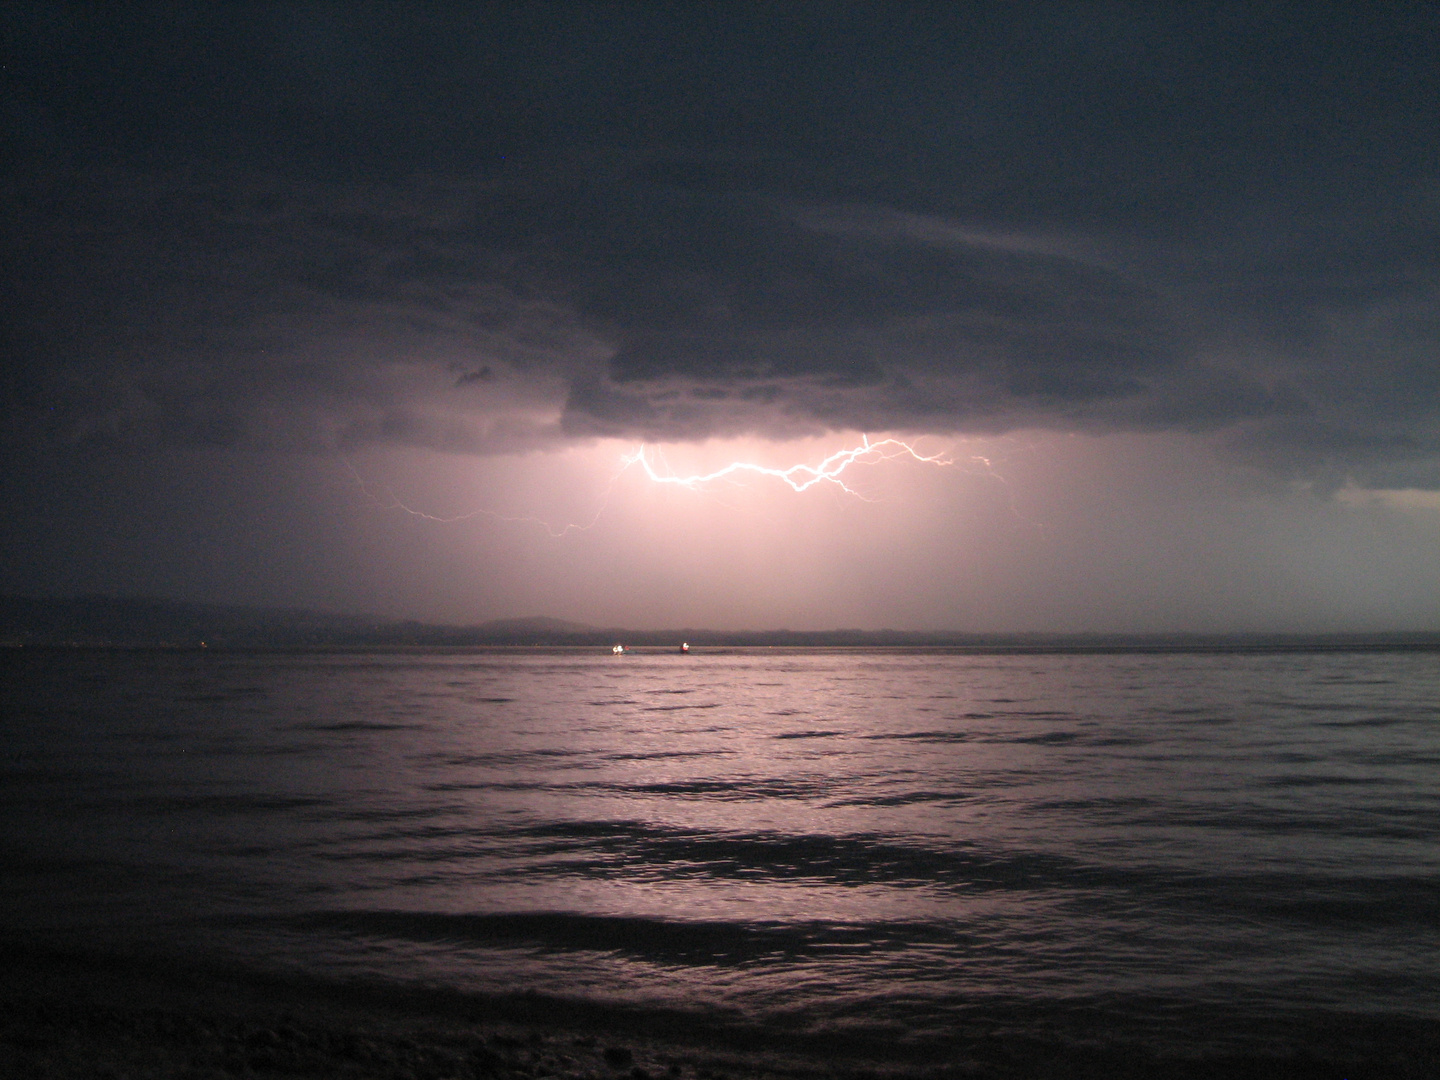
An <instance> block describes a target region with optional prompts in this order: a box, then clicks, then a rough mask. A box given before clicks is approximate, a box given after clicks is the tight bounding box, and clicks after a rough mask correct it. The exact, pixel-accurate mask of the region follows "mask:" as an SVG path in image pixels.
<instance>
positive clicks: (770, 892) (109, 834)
mask: <svg viewBox="0 0 1440 1080" xmlns="http://www.w3.org/2000/svg"><path fill="white" fill-rule="evenodd" d="M0 751H3V758H0V822H3V824H0V869H3V874H0V921H3V925H4V933H6V934H8V935H10V936H11V937H12V938H16V939H21V940H25V941H31V942H41V943H51V944H71V945H80V946H85V947H90V948H104V949H121V950H130V951H135V950H144V951H159V952H161V953H164V954H174V955H176V956H185V957H192V958H193V957H201V958H204V959H207V960H209V961H212V962H214V963H218V964H222V965H223V964H227V963H236V964H244V965H246V966H249V967H258V968H262V969H267V970H271V971H280V972H303V973H306V974H318V975H321V976H324V977H337V978H342V979H351V980H362V981H364V980H375V981H381V982H386V983H392V982H397V981H398V982H422V983H428V984H435V985H439V986H443V987H448V988H453V989H457V990H462V991H466V992H475V993H481V994H486V995H500V996H504V995H508V994H521V993H523V994H528V995H531V996H532V997H534V998H538V999H541V1000H544V999H555V1000H557V1001H571V1002H573V1001H577V1000H578V1001H583V1002H589V1003H599V1004H603V1005H605V1006H608V1007H616V1008H620V1009H631V1010H640V1011H645V1010H651V1011H653V1010H667V1011H674V1012H675V1013H676V1014H678V1015H681V1016H684V1015H694V1016H697V1017H703V1018H705V1022H707V1023H729V1024H737V1025H741V1026H745V1025H757V1026H758V1027H759V1028H762V1029H765V1030H771V1031H774V1030H786V1031H792V1032H796V1033H800V1032H811V1033H816V1032H821V1033H827V1034H831V1035H833V1036H834V1037H836V1038H840V1037H846V1036H848V1037H852V1038H857V1039H867V1038H873V1039H898V1040H901V1041H902V1042H904V1043H908V1044H911V1045H914V1046H921V1047H923V1046H924V1045H925V1044H927V1043H928V1042H935V1041H943V1040H944V1039H946V1038H948V1037H950V1036H951V1035H953V1033H954V1032H956V1031H958V1030H960V1029H962V1028H964V1026H965V1025H966V1024H967V1023H972V1022H973V1023H982V1024H984V1025H989V1029H991V1030H993V1029H994V1026H995V1025H996V1024H1003V1022H1004V1018H1005V1017H1011V1018H1014V1019H1015V1022H1016V1023H1021V1022H1022V1021H1021V1019H1020V1018H1022V1017H1029V1018H1032V1020H1033V1018H1034V1017H1037V1016H1053V1017H1063V1016H1067V1015H1074V1016H1079V1015H1088V1016H1103V1017H1106V1018H1108V1022H1113V1023H1114V1024H1117V1025H1122V1026H1123V1025H1124V1024H1130V1025H1132V1026H1133V1027H1134V1028H1135V1029H1136V1030H1147V1029H1148V1030H1154V1031H1161V1030H1164V1031H1167V1032H1170V1033H1172V1034H1174V1035H1175V1037H1177V1038H1181V1037H1188V1038H1202V1039H1211V1040H1215V1039H1223V1038H1227V1037H1229V1038H1240V1037H1243V1034H1238V1033H1242V1032H1243V1031H1244V1030H1248V1029H1247V1028H1246V1027H1245V1024H1242V1023H1234V1022H1232V1021H1235V1020H1238V1019H1241V1018H1243V1019H1244V1020H1245V1021H1246V1023H1249V1024H1251V1025H1253V1024H1255V1023H1259V1022H1262V1021H1264V1020H1265V1018H1283V1017H1286V1016H1292V1015H1306V1014H1311V1015H1313V1014H1324V1013H1329V1012H1335V1013H1352V1014H1353V1013H1362V1014H1363V1013H1370V1014H1386V1015H1399V1016H1405V1017H1409V1018H1412V1019H1414V1018H1425V1017H1430V1018H1440V654H1437V653H1435V652H1369V653H1366V652H1353V653H1347V652H1314V653H1303V652H1297V653H1268V654H1267V653H1254V652H1250V653H1247V652H1232V653H1210V654H1203V653H1197V654H1143V653H1129V654H1125V653H1121V654H1107V655H1093V654H1044V655H962V654H951V653H933V652H932V653H926V652H903V651H902V652H878V651H831V650H779V649H764V650H717V651H713V652H701V653H696V654H691V655H689V656H681V655H679V654H672V653H662V652H652V653H643V652H642V653H632V654H630V655H626V656H612V655H609V654H608V653H605V652H599V651H595V652H592V651H587V650H551V651H542V650H527V651H518V650H517V651H490V652H485V651H474V652H472V651H456V652H401V653H348V654H344V653H342V654H336V653H327V654H319V653H316V654H303V653H264V652H257V653H203V652H119V651H116V652H107V651H79V650H76V651H43V650H6V651H5V654H4V655H3V656H0ZM1198 1016H1205V1017H1209V1020H1208V1021H1206V1022H1205V1024H1201V1025H1199V1026H1198V1027H1197V1026H1196V1024H1194V1023H1189V1022H1188V1021H1187V1020H1186V1019H1185V1018H1187V1017H1192V1018H1193V1017H1198ZM1057 1022H1060V1021H1057Z"/></svg>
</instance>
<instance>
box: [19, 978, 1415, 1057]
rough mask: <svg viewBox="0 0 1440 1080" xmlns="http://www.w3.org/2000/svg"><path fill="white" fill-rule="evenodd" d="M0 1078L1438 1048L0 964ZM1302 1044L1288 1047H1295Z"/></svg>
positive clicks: (1358, 1029) (1354, 1036)
mask: <svg viewBox="0 0 1440 1080" xmlns="http://www.w3.org/2000/svg"><path fill="white" fill-rule="evenodd" d="M4 961H5V962H4V965H3V975H0V1076H4V1077H7V1078H8V1077H34V1078H37V1080H39V1078H54V1080H68V1078H77V1080H78V1078H81V1077H85V1078H92V1077H113V1078H137V1080H139V1078H147V1080H148V1078H157V1080H158V1078H171V1077H174V1078H194V1080H199V1078H216V1080H219V1078H229V1077H237V1078H238V1077H276V1078H283V1077H346V1078H348V1077H354V1078H362V1077H363V1078H377V1080H378V1078H386V1080H392V1078H393V1080H446V1078H455V1080H470V1078H495V1080H509V1078H515V1080H520V1078H524V1080H539V1078H547V1077H555V1078H562V1077H563V1078H574V1080H751V1078H755V1080H759V1078H765V1077H775V1078H779V1077H791V1078H797V1080H798V1078H811V1077H813V1078H820V1077H834V1078H847V1080H860V1078H865V1080H880V1078H884V1077H895V1078H900V1077H933V1078H936V1080H939V1078H949V1077H954V1078H960V1077H967V1078H968V1077H974V1078H977V1080H980V1078H987V1077H994V1078H997V1080H1011V1078H1021V1077H1025V1078H1035V1080H1044V1078H1082V1077H1084V1078H1092V1077H1093V1078H1099V1077H1121V1078H1125V1077H1136V1078H1138V1077H1175V1078H1181V1080H1185V1078H1191V1077H1194V1078H1200V1077H1217V1078H1218V1077H1226V1078H1234V1077H1255V1078H1260V1077H1265V1078H1277V1080H1286V1078H1291V1077H1294V1078H1297V1080H1298V1078H1301V1077H1303V1078H1307V1080H1309V1078H1325V1077H1335V1078H1337V1080H1360V1078H1365V1077H1376V1078H1379V1077H1384V1078H1390V1080H1410V1078H1416V1080H1418V1078H1421V1077H1433V1076H1435V1075H1437V1074H1440V1033H1437V1032H1435V1031H1434V1030H1433V1028H1428V1029H1427V1026H1426V1025H1420V1024H1413V1023H1402V1022H1396V1021H1378V1020H1377V1021H1370V1022H1365V1021H1362V1020H1358V1019H1353V1018H1352V1019H1351V1020H1350V1021H1348V1022H1346V1023H1344V1024H1342V1025H1340V1026H1338V1027H1337V1026H1336V1025H1334V1024H1332V1025H1328V1026H1327V1027H1324V1028H1320V1027H1317V1028H1316V1029H1315V1030H1314V1031H1313V1032H1312V1033H1311V1037H1312V1039H1313V1043H1312V1045H1310V1046H1307V1047H1303V1048H1295V1047H1294V1046H1293V1045H1292V1047H1291V1049H1289V1050H1288V1051H1285V1052H1282V1053H1277V1054H1274V1055H1260V1056H1243V1057H1237V1056H1220V1057H1210V1058H1194V1057H1188V1058H1180V1057H1176V1058H1159V1057H1153V1056H1149V1055H1147V1054H1144V1053H1142V1052H1137V1051H1134V1050H1132V1049H1127V1048H1126V1047H1125V1046H1123V1045H1107V1044H1106V1040H1105V1038H1104V1036H1103V1034H1101V1033H1098V1032H1097V1033H1094V1037H1093V1038H1092V1039H1091V1040H1089V1041H1088V1042H1084V1043H1077V1042H1066V1043H1063V1044H1062V1043H1059V1042H1055V1041H1053V1040H1047V1039H1044V1038H1034V1037H1027V1036H1026V1035H1025V1034H1024V1033H1023V1032H1013V1031H1012V1032H1008V1033H994V1034H991V1035H989V1036H987V1037H977V1038H976V1039H975V1040H974V1041H973V1043H972V1044H971V1045H969V1046H968V1047H965V1048H963V1049H960V1050H958V1051H957V1052H955V1053H953V1054H951V1055H949V1056H947V1057H946V1058H945V1059H944V1060H935V1059H930V1060H913V1059H907V1058H905V1057H904V1056H903V1055H902V1054H898V1053H897V1054H896V1055H894V1056H887V1055H886V1054H884V1053H883V1052H882V1053H879V1054H876V1053H874V1052H873V1051H872V1052H870V1053H869V1054H855V1053H852V1052H849V1051H848V1049H847V1048H843V1047H830V1048H827V1047H825V1046H817V1045H795V1046H788V1047H787V1046H786V1045H784V1044H783V1042H780V1043H776V1042H775V1041H774V1040H773V1039H772V1040H768V1043H769V1044H768V1045H763V1046H762V1045H750V1046H747V1045H745V1039H744V1037H743V1036H738V1035H737V1034H736V1033H734V1032H727V1031H723V1030H716V1031H714V1032H709V1033H707V1032H706V1031H704V1030H703V1028H701V1029H697V1028H696V1027H695V1026H694V1025H693V1024H691V1025H688V1026H686V1027H684V1029H683V1030H681V1029H677V1028H675V1027H673V1026H671V1025H667V1023H666V1022H665V1021H663V1020H651V1021H649V1022H643V1021H637V1020H635V1019H634V1018H633V1017H632V1018H629V1019H628V1020H624V1019H620V1020H617V1019H616V1018H614V1017H603V1016H597V1015H593V1014H592V1015H589V1016H586V1015H584V1014H583V1013H580V1012H576V1013H574V1014H566V1013H565V1012H564V1010H563V1008H562V1009H561V1010H560V1011H559V1012H557V1011H556V1007H555V1006H553V1005H549V1004H545V1003H541V1002H538V1001H537V1002H532V1003H530V1004H528V1005H527V1004H525V1003H523V1002H521V1003H517V1002H514V1001H511V1002H494V1001H487V1000H485V999H479V998H475V997H469V996H465V995H457V994H453V993H449V992H434V991H425V990H406V989H403V988H395V989H392V990H388V991H387V990H382V989H377V988H375V987H366V988H353V987H346V986H343V985H339V984H323V983H300V982H295V983H286V982H283V981H279V980H276V979H274V978H272V977H261V976H247V975H243V974H237V973H234V972H226V973H219V972H214V971H206V970H203V969H190V968H182V967H175V966H173V965H165V964H161V963H158V962H154V961H147V960H143V959H134V958H129V959H116V958H100V957H95V956H88V957H82V956H67V955H61V954H56V953H53V952H38V951H29V950H25V949H8V950H5V954H4ZM1300 1034H1301V1033H1300V1032H1290V1033H1289V1035H1290V1037H1291V1038H1292V1039H1293V1038H1294V1037H1297V1036H1299V1035H1300Z"/></svg>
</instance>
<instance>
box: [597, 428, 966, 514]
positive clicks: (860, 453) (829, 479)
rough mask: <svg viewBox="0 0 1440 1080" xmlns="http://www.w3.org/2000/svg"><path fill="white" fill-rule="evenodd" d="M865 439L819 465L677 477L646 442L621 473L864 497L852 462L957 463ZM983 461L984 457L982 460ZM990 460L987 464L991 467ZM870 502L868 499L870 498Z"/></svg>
mask: <svg viewBox="0 0 1440 1080" xmlns="http://www.w3.org/2000/svg"><path fill="white" fill-rule="evenodd" d="M861 438H862V440H863V441H862V442H861V444H860V445H859V446H856V447H852V448H850V449H849V450H837V451H836V452H835V453H833V454H831V455H830V456H829V457H827V458H826V459H825V460H824V461H822V462H820V464H819V465H806V464H800V465H791V466H790V467H789V468H788V469H774V468H770V467H769V466H766V465H756V464H754V463H753V462H749V461H733V462H731V463H730V464H729V465H726V466H725V467H724V468H723V469H717V470H716V471H714V472H712V473H705V474H704V475H696V476H676V475H674V474H672V473H661V472H657V471H656V470H655V466H654V465H653V464H652V463H651V461H650V458H649V455H648V453H647V447H645V446H644V445H643V444H642V445H641V447H640V449H639V450H637V451H635V453H633V454H626V455H625V456H624V457H622V458H621V459H620V460H621V463H622V464H621V472H624V470H626V469H628V468H630V467H631V466H632V465H639V466H640V467H641V468H642V469H644V470H645V475H646V476H648V477H649V478H650V479H651V480H652V481H654V482H655V483H657V484H675V485H677V486H679V487H685V488H690V489H691V490H696V489H699V488H702V487H704V486H705V485H706V484H712V483H715V482H716V481H719V480H733V479H734V478H736V477H738V476H740V475H742V474H745V473H750V474H753V475H755V476H768V477H772V478H774V479H776V480H779V481H781V482H782V483H785V484H789V485H790V487H791V489H792V490H794V491H797V492H801V491H808V490H809V489H810V488H812V487H814V486H815V485H816V484H834V485H836V486H837V487H839V488H840V489H841V490H842V491H844V492H845V493H846V494H847V495H854V496H855V497H856V498H860V499H863V498H865V496H863V495H861V494H860V493H859V492H858V491H855V490H854V489H853V488H851V487H849V486H847V485H846V483H845V481H844V480H842V479H841V475H842V474H843V473H844V472H845V470H846V469H848V468H849V467H850V466H851V465H855V464H861V465H876V464H879V463H880V462H882V461H890V460H893V459H896V458H905V457H908V458H912V459H914V460H915V461H919V462H923V463H924V464H927V465H954V464H955V462H954V461H952V460H951V459H950V458H948V457H946V456H945V455H944V454H922V453H920V451H919V450H916V449H915V447H913V446H911V445H910V444H909V443H907V442H902V441H901V440H900V439H881V440H880V441H879V442H873V443H872V442H871V441H870V436H868V435H863V436H861ZM980 460H984V459H980ZM989 464H990V463H989V462H988V461H986V462H985V465H986V466H987V467H988V466H989ZM867 501H869V500H867Z"/></svg>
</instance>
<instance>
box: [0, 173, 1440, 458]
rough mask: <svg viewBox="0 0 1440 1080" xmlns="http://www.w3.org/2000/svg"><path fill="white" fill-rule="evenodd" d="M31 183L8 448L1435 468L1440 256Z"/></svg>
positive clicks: (862, 212)
mask: <svg viewBox="0 0 1440 1080" xmlns="http://www.w3.org/2000/svg"><path fill="white" fill-rule="evenodd" d="M12 195H13V196H14V197H13V198H12V199H11V200H10V209H9V211H8V219H9V220H8V222H7V228H8V232H9V235H10V238H11V239H10V241H9V242H10V245H11V247H12V250H11V252H10V254H11V266H12V280H11V285H12V288H11V289H10V298H9V300H8V301H7V302H6V307H7V316H8V318H9V321H10V322H11V324H12V327H13V331H12V332H13V333H14V334H15V337H16V344H17V346H18V349H17V352H18V355H20V356H21V357H22V363H21V364H20V365H19V366H17V367H16V368H14V369H12V372H11V374H10V375H8V376H7V377H6V378H7V382H8V385H7V387H6V389H7V396H8V398H9V400H10V408H9V409H8V410H7V412H8V416H7V418H6V431H5V435H6V438H7V440H8V442H9V444H10V445H11V446H12V448H13V447H16V446H30V447H35V446H40V445H47V446H66V445H71V446H80V445H92V444H96V443H105V444H109V445H115V446H146V445H154V444H157V443H174V444H210V445H244V444H254V445H265V446H283V447H287V448H308V449H327V448H329V449H346V448H351V447H354V446H357V445H362V444H366V443H376V442H380V443H385V442H392V443H399V444H407V445H423V446H431V447H437V448H444V449H449V450H459V451H467V452H477V453H495V452H510V451H515V450H520V449H530V448H537V447H546V446H555V445H559V444H563V443H566V442H570V441H575V440H584V439H590V438H595V437H625V438H634V439H642V440H665V441H685V440H696V439H704V438H708V437H712V436H721V435H739V434H758V435H762V436H770V437H787V436H795V435H802V434H804V435H811V434H816V433H818V432H823V431H825V430H839V429H847V430H899V431H929V432H936V433H941V432H954V433H966V434H995V433H1001V432H1005V431H1009V430H1015V429H1018V428H1049V429H1055V430H1084V431H1090V432H1105V431H1123V430H1151V431H1153V430H1172V429H1173V430H1178V431H1185V432H1190V433H1194V432H1213V433H1217V436H1219V437H1222V438H1225V439H1229V440H1230V441H1232V442H1233V443H1235V444H1236V445H1237V446H1243V447H1245V448H1248V450H1249V451H1250V452H1251V453H1252V454H1253V455H1254V456H1255V457H1256V458H1257V459H1260V458H1263V459H1265V460H1270V461H1273V462H1277V463H1280V464H1282V465H1283V466H1284V467H1286V468H1300V469H1304V468H1331V469H1334V468H1336V467H1337V466H1336V462H1338V461H1341V460H1342V459H1343V461H1344V462H1345V463H1346V468H1349V469H1351V470H1352V471H1353V470H1354V469H1356V468H1359V469H1362V470H1370V471H1371V472H1373V473H1375V475H1377V476H1378V475H1380V474H1381V473H1385V474H1386V475H1388V476H1389V477H1390V480H1391V481H1392V482H1400V481H1403V482H1405V483H1408V484H1419V485H1422V486H1423V485H1428V484H1433V483H1435V481H1436V479H1437V477H1436V476H1435V475H1434V474H1433V471H1432V467H1433V464H1434V460H1435V456H1436V454H1437V449H1440V444H1437V437H1436V431H1437V426H1436V419H1437V407H1436V403H1437V400H1440V377H1437V375H1436V371H1437V367H1440V365H1437V363H1436V357H1437V356H1440V321H1437V319H1436V317H1435V311H1436V310H1437V305H1436V293H1435V288H1434V285H1433V283H1427V282H1426V281H1425V280H1424V279H1423V278H1421V279H1417V278H1416V276H1415V275H1414V274H1413V273H1406V274H1402V275H1396V274H1390V275H1387V274H1385V273H1383V272H1381V270H1379V269H1376V270H1374V271H1373V272H1371V273H1369V274H1361V275H1359V277H1360V279H1361V280H1359V281H1358V282H1357V281H1351V283H1350V284H1349V286H1348V287H1347V288H1346V289H1344V290H1339V289H1337V288H1336V287H1335V286H1334V284H1333V282H1332V281H1331V279H1330V277H1329V276H1328V275H1326V274H1324V273H1321V272H1319V271H1316V272H1314V273H1307V272H1304V270H1303V268H1301V269H1299V270H1297V269H1295V268H1294V266H1293V265H1289V266H1288V269H1287V272H1286V273H1284V274H1277V273H1276V272H1275V268H1274V266H1273V265H1267V264H1265V263H1264V262H1263V261H1259V260H1257V259H1255V258H1254V257H1253V256H1252V255H1250V254H1247V253H1245V252H1244V251H1243V250H1242V251H1241V252H1239V253H1231V254H1229V255H1227V254H1226V253H1224V252H1219V253H1217V252H1215V251H1201V250H1188V251H1187V250H1183V249H1177V248H1176V247H1175V246H1174V245H1171V246H1168V247H1166V248H1164V249H1161V248H1159V247H1158V246H1153V247H1152V246H1147V245H1145V244H1143V243H1135V242H1124V243H1122V242H1119V241H1118V240H1117V238H1115V237H1109V236H1103V235H1082V234H1079V233H1074V232H1072V233H1069V234H1066V233H1062V232H1059V231H1054V230H1052V231H1050V232H1046V231H1042V230H1040V229H1038V228H1037V229H1031V230H1028V231H1027V230H1017V229H1014V228H1004V229H1002V228H1000V227H999V226H998V225H996V224H994V223H986V222H981V221H975V220H968V221H962V220H959V219H956V218H947V217H945V216H943V215H939V214H921V213H917V212H914V211H908V210H907V211H902V210H899V209H895V208H893V207H886V206H883V205H861V204H833V203H832V204H826V203H820V202H815V201H813V200H812V201H799V200H797V199H795V198H793V197H788V196H784V195H783V193H782V194H775V193H764V192H758V193H757V192H720V193H715V192H708V191H699V192H697V191H694V190H690V189H686V188H676V187H673V186H666V185H663V184H648V185H646V184H639V183H636V182H634V181H633V178H632V180H631V181H629V182H627V183H625V184H623V185H613V184H612V185H608V186H607V185H597V184H585V183H575V182H570V183H567V184H564V185H554V186H551V187H550V188H549V189H547V190H544V191H543V197H542V196H541V195H539V194H537V189H536V188H535V187H534V186H527V187H525V188H524V189H523V191H507V190H505V189H503V188H496V187H495V186H493V185H492V186H488V187H480V186H475V187H466V186H464V185H457V184H450V185H448V186H444V187H433V188H429V189H425V188H423V187H416V186H414V185H411V186H409V187H407V186H405V185H396V186H392V187H389V188H377V187H374V186H368V187H366V188H363V189H358V188H353V187H345V186H330V187H322V186H317V185H313V184H312V185H297V184H286V183H282V182H280V181H278V180H273V179H271V180H266V179H263V178H261V179H257V178H256V177H253V176H250V177H244V178H236V177H229V178H219V179H213V180H211V181H210V182H207V183H203V184H200V183H194V182H184V183H182V182H178V181H174V180H169V181H166V180H163V179H157V178H156V177H154V176H145V175H138V174H137V175H123V176H111V177H108V178H107V179H106V181H105V182H104V183H103V184H99V185H93V184H92V185H89V186H87V185H84V184H81V183H76V184H75V185H74V186H73V187H71V188H70V189H69V190H68V193H67V194H66V196H65V197H63V198H58V199H56V198H48V199H47V198H45V197H43V196H42V193H40V192H37V191H35V190H33V189H32V190H26V189H25V188H24V187H23V186H18V187H17V189H16V190H14V191H13V192H12ZM522 196H523V197H522ZM17 267H18V268H20V272H14V268H17ZM1354 276H1355V275H1352V278H1353V277H1354ZM1327 463H1328V464H1327Z"/></svg>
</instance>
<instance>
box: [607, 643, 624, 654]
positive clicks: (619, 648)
mask: <svg viewBox="0 0 1440 1080" xmlns="http://www.w3.org/2000/svg"><path fill="white" fill-rule="evenodd" d="M610 651H611V652H613V653H614V654H615V655H616V656H619V655H620V654H621V653H623V652H624V651H625V646H624V645H616V646H615V648H613V649H611V650H610Z"/></svg>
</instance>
